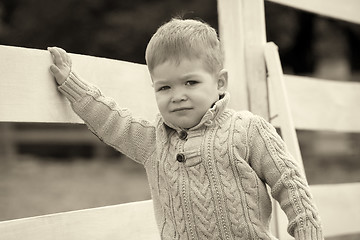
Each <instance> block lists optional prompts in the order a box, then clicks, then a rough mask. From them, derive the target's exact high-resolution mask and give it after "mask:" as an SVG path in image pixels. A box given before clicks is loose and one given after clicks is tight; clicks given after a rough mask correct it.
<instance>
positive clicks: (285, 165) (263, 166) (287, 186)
mask: <svg viewBox="0 0 360 240" xmlns="http://www.w3.org/2000/svg"><path fill="white" fill-rule="evenodd" d="M248 139H249V164H250V165H251V166H252V167H253V169H254V170H255V171H256V173H257V174H258V176H259V177H260V178H261V179H262V180H264V181H265V182H266V183H267V184H268V185H269V186H270V188H271V194H272V196H273V197H274V198H275V199H276V200H277V201H278V202H279V204H280V206H281V208H282V210H283V211H284V212H285V213H286V215H287V217H288V220H289V225H288V232H289V234H290V235H291V236H293V237H295V239H297V240H307V239H313V240H316V239H323V235H322V229H321V223H320V218H319V214H318V211H317V209H316V207H315V205H314V203H313V199H312V196H311V193H310V189H309V186H308V184H307V181H306V178H305V177H304V176H303V175H302V173H301V169H300V167H299V165H298V164H297V162H296V161H295V160H294V158H293V157H292V156H291V154H290V153H289V152H288V150H287V149H286V146H285V143H284V142H283V140H282V139H281V137H280V136H279V135H278V134H277V132H276V130H275V128H274V127H273V126H272V125H271V124H270V123H268V122H267V121H266V120H264V119H263V118H261V117H259V116H253V117H251V121H250V125H249V132H248Z"/></svg>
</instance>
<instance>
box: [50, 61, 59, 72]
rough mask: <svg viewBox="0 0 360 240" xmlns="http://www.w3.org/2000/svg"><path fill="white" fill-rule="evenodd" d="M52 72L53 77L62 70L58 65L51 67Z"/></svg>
mask: <svg viewBox="0 0 360 240" xmlns="http://www.w3.org/2000/svg"><path fill="white" fill-rule="evenodd" d="M50 72H51V73H52V75H55V74H57V73H58V72H60V69H59V68H58V67H57V66H56V65H54V64H53V65H51V66H50Z"/></svg>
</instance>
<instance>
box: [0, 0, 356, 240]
mask: <svg viewBox="0 0 360 240" xmlns="http://www.w3.org/2000/svg"><path fill="white" fill-rule="evenodd" d="M272 2H277V3H280V4H286V5H288V6H290V7H295V8H300V9H303V10H306V11H311V12H314V13H316V14H320V15H325V16H329V17H334V18H338V19H342V20H345V21H351V22H354V23H360V14H358V12H359V10H360V1H358V0H346V1H345V0H344V1H341V2H340V1H335V0H331V1H330V0H318V1H310V0H291V1H285V0H283V1H275V0H274V1H272ZM218 11H219V25H220V36H221V39H222V41H223V44H224V48H225V54H226V66H227V68H228V69H229V71H230V85H229V88H230V90H231V94H232V102H231V107H232V108H235V109H249V110H251V111H253V112H254V113H257V114H260V115H262V116H263V117H265V118H267V119H269V118H270V114H271V115H274V114H277V113H280V114H284V110H282V109H291V110H290V113H289V114H288V115H289V116H290V117H291V121H290V122H289V121H288V120H287V121H285V124H288V123H290V125H289V124H288V126H291V124H292V123H293V124H294V126H295V128H296V129H310V130H332V131H342V132H356V133H359V132H360V121H359V120H358V119H360V111H359V102H360V84H359V83H354V82H336V81H331V82H330V81H326V80H320V79H317V80H314V79H309V78H304V77H298V76H284V81H283V82H282V83H283V84H284V88H282V90H283V91H282V93H286V94H284V97H285V99H287V100H288V102H286V103H287V104H288V106H290V108H289V107H288V108H286V107H285V108H283V107H281V103H279V102H276V100H275V101H268V99H272V98H273V96H274V94H273V93H272V91H269V89H268V87H267V85H268V82H267V81H268V78H267V77H266V73H267V71H268V72H271V71H273V70H274V68H278V67H279V65H278V64H276V55H274V54H273V49H272V50H271V46H270V47H269V45H266V44H265V43H266V36H265V18H264V2H263V0H218ZM265 46H267V47H265ZM266 49H268V50H266ZM269 49H270V50H269ZM265 50H266V51H270V52H271V51H272V54H271V53H270V57H268V58H267V59H266V60H265V57H264V52H265ZM0 56H1V58H0V121H4V122H63V123H81V120H80V119H79V118H78V117H77V116H76V115H75V114H74V113H73V112H72V110H71V109H70V106H69V104H68V102H67V101H66V100H65V99H64V97H63V96H61V94H60V93H59V92H58V91H57V89H56V84H55V82H54V80H53V78H52V77H51V75H50V73H49V70H48V66H49V65H50V63H51V58H50V55H49V53H48V52H47V51H45V50H36V49H26V48H18V47H11V46H0ZM274 57H275V60H274ZM72 58H73V65H74V66H75V68H76V69H77V72H79V73H81V76H82V77H84V78H85V79H86V80H87V81H89V82H92V83H94V84H96V85H97V86H99V87H100V88H101V89H102V91H103V92H104V93H105V94H106V95H108V96H110V97H112V98H114V99H115V100H116V101H118V102H121V104H122V106H124V107H128V108H130V109H132V110H133V112H134V113H135V115H137V116H141V117H145V118H149V119H152V118H153V117H154V115H155V113H156V112H157V109H156V104H155V99H154V96H153V94H152V89H151V81H150V77H149V74H148V72H147V69H146V66H144V65H140V64H134V63H129V62H122V61H114V60H109V59H104V58H95V57H90V56H84V55H76V54H72ZM271 59H273V60H271ZM274 64H275V65H274ZM275 70H276V69H275ZM280 71H281V69H280ZM275 72H277V73H279V69H277V70H276V71H275ZM281 75H282V74H281ZM281 77H282V76H281ZM245 79H248V80H249V81H245ZM269 79H270V78H269ZM250 80H251V81H250ZM269 81H270V80H269ZM271 84H274V83H272V82H269V85H271ZM276 87H279V86H275V88H276ZM272 89H273V88H270V90H272ZM277 89H280V90H281V88H277ZM284 90H285V91H284ZM137 99H141V103H140V102H138V101H137ZM144 103H145V104H144ZM270 106H271V108H270ZM279 106H280V107H279ZM269 109H272V110H271V113H270V111H269ZM273 109H274V110H273ZM285 113H286V110H285ZM339 113H341V114H339ZM279 119H281V118H279ZM282 119H284V118H282ZM273 124H274V125H276V126H280V127H284V126H283V125H284V122H281V121H279V122H276V121H275V122H273ZM293 130H294V129H293ZM294 146H295V148H296V144H295V145H294ZM300 159H301V156H300ZM311 190H312V193H313V195H314V199H315V202H316V204H317V206H318V208H319V211H320V215H321V218H322V221H323V225H324V232H325V236H326V237H329V238H331V237H335V236H341V235H351V234H357V235H359V234H360V224H359V223H360V205H359V202H360V201H359V200H360V183H349V184H335V185H316V186H311ZM274 219H275V220H274V222H273V230H274V232H275V233H276V235H277V236H278V237H280V238H281V239H288V238H289V236H288V235H287V233H286V225H287V220H286V218H285V217H284V215H283V214H282V213H281V212H280V211H276V214H275V218H274ZM139 223H141V227H139ZM0 239H1V240H15V239H25V240H26V239H29V240H30V239H31V240H32V239H137V240H139V239H159V236H158V233H157V229H156V225H155V220H154V215H153V212H152V202H151V200H149V201H143V202H136V203H129V204H123V205H116V206H108V207H103V208H95V209H87V210H81V211H73V212H67V213H59V214H51V215H46V216H38V217H32V218H25V219H17V220H11V221H4V222H0Z"/></svg>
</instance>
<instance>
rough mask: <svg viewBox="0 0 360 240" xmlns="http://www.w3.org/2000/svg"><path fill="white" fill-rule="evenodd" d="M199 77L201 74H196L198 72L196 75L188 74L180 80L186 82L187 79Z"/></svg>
mask: <svg viewBox="0 0 360 240" xmlns="http://www.w3.org/2000/svg"><path fill="white" fill-rule="evenodd" d="M199 75H200V74H198V73H196V72H194V73H188V74H185V75H183V76H182V77H181V78H180V79H181V80H186V79H189V78H193V77H195V78H197V77H198V76H199Z"/></svg>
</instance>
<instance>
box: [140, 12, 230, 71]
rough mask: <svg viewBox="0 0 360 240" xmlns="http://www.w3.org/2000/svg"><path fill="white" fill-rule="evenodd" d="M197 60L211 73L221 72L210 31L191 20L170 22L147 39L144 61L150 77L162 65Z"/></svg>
mask: <svg viewBox="0 0 360 240" xmlns="http://www.w3.org/2000/svg"><path fill="white" fill-rule="evenodd" d="M184 58H185V59H189V60H193V59H201V60H203V61H204V62H203V63H204V66H205V67H206V68H207V70H208V71H209V72H211V73H215V72H218V71H220V70H221V69H222V68H223V61H224V57H223V51H222V49H221V46H220V41H219V39H218V35H217V33H216V31H215V29H214V28H212V27H211V26H209V25H208V24H207V23H204V22H201V21H198V20H193V19H185V20H184V19H179V18H173V19H171V20H170V21H169V22H167V23H165V24H164V25H162V26H161V27H160V28H159V29H158V30H157V31H156V33H155V34H154V35H153V36H152V38H151V39H150V41H149V43H148V45H147V48H146V53H145V59H146V63H147V66H148V69H149V71H150V73H152V71H153V70H154V68H155V67H156V66H157V65H159V64H162V63H164V62H165V61H168V60H170V61H174V62H175V63H177V64H179V63H180V61H181V60H182V59H184Z"/></svg>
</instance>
